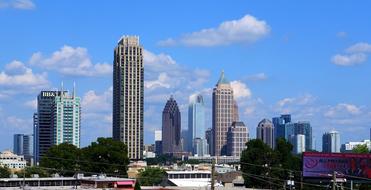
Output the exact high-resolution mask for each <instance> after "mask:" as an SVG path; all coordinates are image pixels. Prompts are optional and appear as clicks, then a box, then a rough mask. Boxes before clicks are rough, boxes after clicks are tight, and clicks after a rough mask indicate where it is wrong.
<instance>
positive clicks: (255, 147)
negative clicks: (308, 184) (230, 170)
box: [241, 138, 301, 189]
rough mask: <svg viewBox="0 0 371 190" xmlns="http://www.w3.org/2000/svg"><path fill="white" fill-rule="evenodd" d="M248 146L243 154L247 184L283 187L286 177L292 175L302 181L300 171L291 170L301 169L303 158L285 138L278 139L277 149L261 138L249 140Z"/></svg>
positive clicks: (242, 166) (242, 160) (242, 161)
mask: <svg viewBox="0 0 371 190" xmlns="http://www.w3.org/2000/svg"><path fill="white" fill-rule="evenodd" d="M246 146H247V147H246V149H245V150H244V151H243V152H242V155H241V170H242V172H243V173H244V174H243V177H244V179H245V185H246V186H248V187H255V188H273V189H275V188H281V187H282V186H283V183H284V179H289V176H290V175H293V177H294V180H295V181H300V175H301V174H300V172H299V173H298V172H292V173H290V170H295V171H300V170H301V158H300V157H298V156H296V155H293V154H292V153H291V151H292V149H293V146H292V145H291V144H290V143H289V142H287V141H286V140H285V139H283V138H280V139H278V140H277V142H276V149H275V150H273V149H271V148H270V147H269V146H268V145H266V144H265V143H264V142H263V141H261V140H259V139H255V140H251V141H249V142H247V143H246ZM278 168H280V169H278ZM267 181H270V182H271V184H270V183H268V182H267ZM281 185H282V186H281Z"/></svg>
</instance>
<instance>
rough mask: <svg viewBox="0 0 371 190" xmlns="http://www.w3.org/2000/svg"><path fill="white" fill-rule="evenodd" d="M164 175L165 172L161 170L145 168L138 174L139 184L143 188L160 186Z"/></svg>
mask: <svg viewBox="0 0 371 190" xmlns="http://www.w3.org/2000/svg"><path fill="white" fill-rule="evenodd" d="M165 174H166V173H165V170H163V169H161V168H153V167H146V168H145V169H144V170H141V171H140V172H139V175H138V179H139V183H140V184H141V185H143V186H152V185H160V184H161V183H162V181H163V180H164V178H165V177H166V176H165Z"/></svg>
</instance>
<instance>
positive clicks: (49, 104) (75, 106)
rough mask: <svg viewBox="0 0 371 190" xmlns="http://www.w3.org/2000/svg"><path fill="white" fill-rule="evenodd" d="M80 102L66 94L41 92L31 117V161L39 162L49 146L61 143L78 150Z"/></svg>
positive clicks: (62, 92)
mask: <svg viewBox="0 0 371 190" xmlns="http://www.w3.org/2000/svg"><path fill="white" fill-rule="evenodd" d="M80 130H81V103H80V98H79V97H77V96H76V95H75V88H74V90H73V93H72V95H70V94H69V93H68V92H67V91H64V90H63V85H62V90H61V91H41V92H40V94H39V95H38V98H37V113H35V114H34V161H35V162H38V161H39V160H40V157H42V156H43V155H44V154H45V153H46V152H47V151H48V149H49V148H50V147H51V146H52V145H58V144H61V143H64V142H67V143H70V144H73V145H75V146H76V147H80Z"/></svg>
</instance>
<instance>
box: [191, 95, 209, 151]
mask: <svg viewBox="0 0 371 190" xmlns="http://www.w3.org/2000/svg"><path fill="white" fill-rule="evenodd" d="M205 124H206V123H205V104H204V99H203V97H202V95H201V94H194V95H191V96H190V97H189V106H188V132H189V133H190V134H189V135H188V136H189V137H190V139H188V142H191V143H192V153H193V154H197V153H202V155H203V152H204V150H202V151H201V147H202V149H203V148H204V146H207V145H206V142H205V141H204V140H205V136H204V135H205ZM196 141H197V142H196ZM201 144H202V146H201ZM197 149H198V150H197Z"/></svg>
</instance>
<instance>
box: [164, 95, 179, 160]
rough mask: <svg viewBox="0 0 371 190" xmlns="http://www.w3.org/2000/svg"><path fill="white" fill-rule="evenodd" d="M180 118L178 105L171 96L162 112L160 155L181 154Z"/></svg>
mask: <svg viewBox="0 0 371 190" xmlns="http://www.w3.org/2000/svg"><path fill="white" fill-rule="evenodd" d="M180 130H181V117H180V111H179V108H178V104H177V103H176V101H175V100H174V98H173V97H172V96H171V97H170V99H169V100H168V101H167V102H166V105H165V108H164V110H163V111H162V153H163V154H174V153H178V152H181V140H180Z"/></svg>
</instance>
